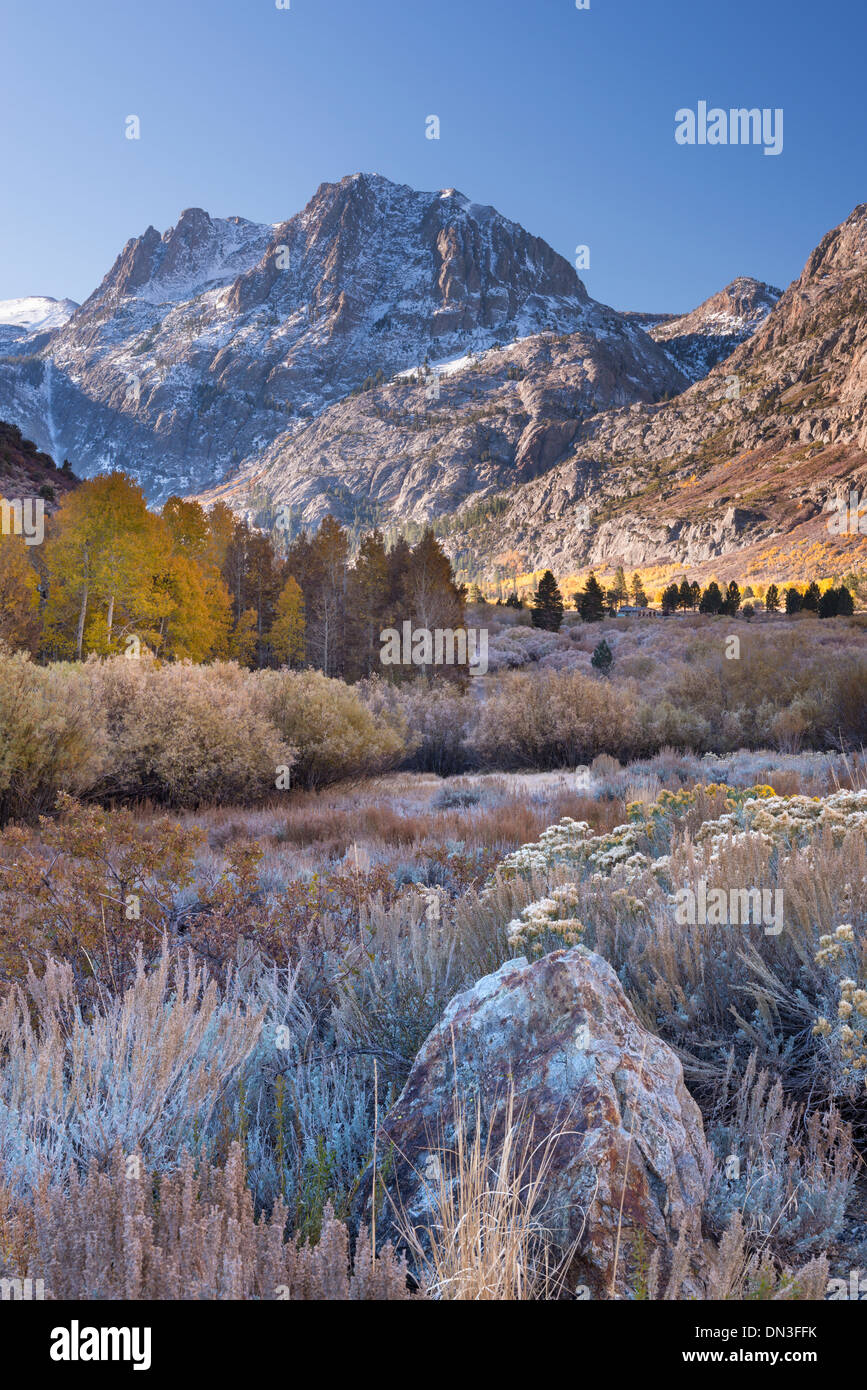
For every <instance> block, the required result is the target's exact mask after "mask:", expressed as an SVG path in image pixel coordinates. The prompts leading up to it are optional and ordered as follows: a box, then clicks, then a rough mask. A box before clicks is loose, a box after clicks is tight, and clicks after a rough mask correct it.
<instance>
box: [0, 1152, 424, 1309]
mask: <svg viewBox="0 0 867 1390" xmlns="http://www.w3.org/2000/svg"><path fill="white" fill-rule="evenodd" d="M0 1212H2V1214H3V1216H4V1230H5V1234H4V1237H3V1241H2V1247H0V1270H3V1272H4V1273H7V1274H11V1275H12V1276H13V1277H17V1278H33V1279H43V1280H44V1281H45V1285H46V1288H47V1289H48V1290H50V1294H49V1296H50V1297H52V1298H55V1299H70V1300H76V1301H78V1300H81V1299H171V1300H188V1299H189V1300H193V1299H266V1300H272V1299H277V1300H293V1301H295V1300H298V1301H310V1300H314V1299H317V1300H318V1299H328V1300H340V1301H345V1300H354V1301H362V1300H374V1299H377V1300H379V1299H406V1298H409V1297H411V1294H410V1292H409V1290H408V1285H407V1276H406V1265H405V1262H404V1261H402V1260H399V1259H397V1258H396V1256H395V1255H394V1254H393V1252H392V1251H391V1249H390V1248H389V1247H386V1248H384V1249H383V1250H381V1251H380V1252H379V1254H378V1256H377V1257H376V1258H374V1256H373V1253H372V1250H371V1244H370V1239H369V1236H368V1233H367V1232H366V1231H365V1230H362V1231H360V1233H359V1236H358V1240H357V1243H356V1250H355V1259H354V1261H353V1260H351V1259H350V1239H349V1232H348V1231H347V1229H346V1227H345V1226H344V1225H342V1224H341V1223H340V1222H338V1221H336V1220H335V1219H334V1215H333V1213H332V1212H331V1211H330V1209H327V1210H326V1212H325V1216H324V1220H323V1223H322V1230H321V1234H320V1238H319V1241H318V1243H317V1244H315V1245H312V1246H311V1245H306V1244H302V1243H300V1242H296V1241H293V1240H286V1239H285V1226H286V1217H287V1212H286V1207H285V1205H283V1204H282V1203H281V1202H280V1201H278V1202H276V1203H275V1205H274V1208H273V1210H272V1211H271V1213H270V1214H269V1215H268V1216H261V1217H259V1219H258V1220H257V1219H256V1217H255V1213H254V1208H253V1199H252V1195H251V1192H250V1189H249V1187H248V1185H247V1182H246V1175H245V1170H244V1161H243V1157H242V1153H241V1148H240V1145H238V1144H233V1145H232V1147H231V1149H230V1151H229V1154H228V1157H227V1160H226V1163H225V1165H223V1166H218V1165H215V1164H212V1163H210V1162H209V1161H208V1160H207V1159H205V1160H203V1161H202V1162H201V1163H199V1164H198V1165H196V1164H195V1163H194V1161H193V1158H192V1156H191V1155H190V1153H189V1152H185V1153H184V1154H183V1156H182V1158H181V1161H180V1165H179V1167H178V1169H177V1170H176V1171H175V1172H157V1171H154V1170H152V1169H149V1168H148V1167H146V1166H145V1164H144V1162H143V1160H142V1158H141V1155H140V1154H139V1153H138V1152H136V1151H132V1152H124V1150H123V1149H122V1148H121V1146H120V1145H116V1146H115V1148H114V1150H113V1152H112V1154H111V1160H110V1164H109V1166H108V1167H107V1168H106V1169H105V1170H103V1171H100V1169H99V1168H98V1167H97V1165H96V1164H95V1163H93V1164H91V1166H90V1167H89V1169H88V1171H87V1173H86V1175H85V1176H83V1177H82V1176H80V1175H79V1174H78V1173H77V1172H76V1171H75V1170H74V1169H73V1170H72V1171H71V1172H70V1173H69V1175H68V1178H67V1180H66V1181H65V1182H60V1181H58V1180H57V1178H56V1177H54V1178H51V1177H49V1176H48V1175H47V1174H43V1176H42V1177H41V1179H40V1182H39V1184H38V1186H37V1188H36V1191H35V1193H34V1195H33V1199H32V1204H30V1205H28V1206H22V1205H21V1204H20V1203H17V1202H16V1201H15V1200H14V1199H13V1198H12V1197H11V1195H10V1193H9V1192H8V1190H4V1188H3V1187H2V1186H0ZM4 1257H5V1258H4Z"/></svg>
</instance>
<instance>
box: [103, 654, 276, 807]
mask: <svg viewBox="0 0 867 1390" xmlns="http://www.w3.org/2000/svg"><path fill="white" fill-rule="evenodd" d="M84 671H85V674H86V676H87V678H88V680H89V682H90V685H91V689H92V691H93V694H94V698H95V699H96V701H97V703H98V704H99V706H100V707H101V709H102V711H103V715H104V721H105V728H106V731H107V738H108V749H107V753H108V756H107V758H106V772H105V777H104V780H103V781H102V783H101V785H98V786H97V787H96V788H95V789H94V790H95V791H97V792H101V793H102V794H103V795H108V796H112V797H118V798H121V799H129V798H132V797H139V796H146V797H150V798H151V799H152V800H154V801H158V802H165V803H168V804H169V805H172V806H198V805H201V804H206V803H208V802H213V801H216V800H230V801H241V802H243V801H254V800H257V799H260V798H261V797H263V796H265V795H267V793H268V792H269V791H271V790H273V788H274V786H275V784H276V777H277V768H278V767H280V766H287V767H291V765H292V761H293V750H292V748H291V746H288V745H287V744H286V742H285V741H284V740H283V739H282V738H281V737H280V735H279V733H278V732H277V730H276V729H275V727H274V725H273V723H272V722H270V721H269V719H268V718H267V715H266V714H265V712H264V711H263V710H262V709H261V707H260V705H259V702H258V701H257V699H256V692H255V689H254V687H253V684H252V681H251V678H250V676H249V674H248V673H247V672H246V671H244V670H242V669H241V668H240V667H239V666H238V665H236V664H235V663H234V662H215V663H214V664H213V665H211V666H194V665H191V664H190V663H189V662H181V663H177V664H166V665H157V663H155V662H154V661H152V660H148V659H142V660H140V661H130V660H126V659H125V658H123V657H116V658H114V659H113V660H108V661H100V660H98V659H96V658H93V659H91V660H90V661H88V662H87V664H86V666H85V668H84Z"/></svg>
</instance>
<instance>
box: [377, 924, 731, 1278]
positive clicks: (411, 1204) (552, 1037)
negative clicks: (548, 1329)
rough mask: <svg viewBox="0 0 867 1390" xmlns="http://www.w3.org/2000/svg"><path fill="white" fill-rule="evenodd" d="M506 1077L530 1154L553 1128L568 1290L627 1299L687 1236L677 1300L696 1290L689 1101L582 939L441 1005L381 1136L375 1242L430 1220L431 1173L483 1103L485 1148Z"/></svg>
mask: <svg viewBox="0 0 867 1390" xmlns="http://www.w3.org/2000/svg"><path fill="white" fill-rule="evenodd" d="M510 1087H513V1088H514V1113H515V1114H516V1115H518V1116H520V1121H521V1126H522V1134H523V1135H524V1136H525V1137H527V1138H529V1137H530V1135H531V1137H532V1149H533V1150H534V1151H536V1152H537V1153H538V1154H539V1155H540V1158H541V1154H542V1152H544V1150H545V1148H546V1142H547V1141H549V1140H551V1139H552V1137H553V1142H551V1143H549V1144H548V1156H547V1161H546V1165H545V1170H544V1199H543V1208H542V1211H541V1212H540V1219H541V1223H542V1224H543V1225H544V1227H545V1229H546V1230H548V1231H550V1232H551V1233H552V1235H553V1236H554V1238H555V1241H556V1244H557V1245H558V1246H559V1247H560V1249H561V1250H571V1249H572V1247H573V1246H574V1247H575V1254H574V1257H573V1259H572V1261H571V1264H570V1266H569V1268H568V1271H567V1275H566V1278H565V1280H564V1291H565V1292H566V1293H567V1294H568V1293H569V1292H574V1291H575V1290H576V1289H577V1288H579V1287H580V1286H584V1288H585V1289H586V1290H587V1291H589V1294H590V1296H592V1297H594V1298H606V1297H611V1296H612V1295H613V1296H614V1297H618V1298H629V1297H633V1296H634V1295H635V1292H636V1291H637V1289H638V1288H639V1287H640V1285H641V1283H642V1280H643V1277H644V1276H645V1275H646V1272H647V1266H648V1264H649V1261H650V1258H651V1256H652V1254H653V1252H654V1251H657V1250H658V1251H659V1255H660V1259H661V1263H662V1268H663V1270H667V1269H668V1268H669V1267H670V1263H671V1256H672V1253H673V1248H674V1246H675V1244H676V1243H677V1241H678V1237H679V1236H680V1235H681V1234H682V1235H683V1238H684V1242H685V1247H686V1249H685V1252H683V1251H682V1253H686V1256H687V1258H686V1259H685V1261H684V1268H685V1271H686V1277H685V1280H684V1284H683V1294H684V1296H686V1297H689V1296H690V1294H692V1295H695V1296H697V1295H700V1293H701V1292H702V1290H703V1286H704V1276H705V1265H704V1253H703V1245H702V1237H701V1207H702V1203H703V1201H704V1199H705V1196H706V1193H707V1185H708V1180H709V1176H710V1168H711V1163H712V1159H711V1154H710V1151H709V1150H708V1147H707V1145H706V1143H705V1138H704V1129H703V1126H702V1120H701V1115H700V1113H699V1109H698V1106H697V1105H696V1104H695V1101H694V1100H693V1099H692V1097H691V1096H690V1095H689V1093H688V1091H687V1090H686V1087H685V1086H684V1082H683V1071H682V1068H681V1065H680V1062H679V1061H678V1059H677V1057H676V1056H675V1054H674V1052H672V1050H671V1048H670V1047H668V1046H667V1045H666V1044H665V1043H664V1042H662V1041H660V1039H659V1038H657V1037H655V1036H654V1035H653V1034H652V1033H649V1032H648V1031H647V1029H645V1028H644V1027H643V1026H642V1024H641V1023H640V1022H639V1020H638V1017H637V1016H636V1014H635V1011H634V1009H633V1008H632V1005H631V1004H630V1003H629V1001H628V999H627V998H626V995H625V994H624V992H623V989H622V987H621V985H620V982H619V980H618V979H617V976H616V975H615V973H614V971H613V970H612V969H611V967H610V966H609V965H608V964H607V963H606V962H605V961H604V960H602V959H601V958H600V957H599V956H597V955H595V954H594V953H592V952H591V951H589V950H587V949H586V948H585V947H583V946H576V947H574V948H573V949H572V950H569V951H555V952H554V953H553V954H551V955H547V956H544V957H543V958H542V959H541V960H539V961H536V962H534V963H533V964H528V963H527V961H526V960H525V959H523V958H521V959H519V960H513V961H508V962H507V963H506V964H505V965H503V966H502V967H501V968H500V969H499V970H498V971H497V972H496V973H495V974H493V975H488V976H487V977H486V978H485V979H482V980H479V981H478V983H477V984H475V985H474V986H473V988H472V989H469V990H467V991H466V992H465V993H464V994H459V995H457V996H456V998H454V999H453V1000H452V1001H451V1003H450V1004H449V1006H448V1008H447V1009H446V1012H445V1015H444V1016H443V1019H442V1022H441V1023H440V1024H439V1025H438V1027H437V1028H435V1029H434V1031H433V1032H432V1033H431V1034H430V1036H429V1037H428V1039H427V1041H426V1042H425V1044H424V1046H423V1047H422V1049H421V1051H420V1052H419V1054H418V1057H417V1058H416V1060H415V1062H414V1064H413V1067H412V1071H411V1073H410V1076H409V1079H408V1081H407V1083H406V1086H405V1087H404V1090H403V1092H402V1094H401V1096H400V1098H399V1099H398V1101H397V1103H396V1104H395V1106H394V1107H393V1109H392V1110H391V1112H390V1113H389V1115H388V1117H387V1119H386V1122H385V1125H384V1128H383V1130H382V1131H381V1132H380V1137H379V1144H378V1148H377V1153H378V1156H379V1164H380V1171H379V1174H378V1176H377V1202H376V1205H377V1230H378V1232H379V1234H380V1235H381V1236H382V1238H383V1239H385V1238H386V1236H388V1237H390V1238H392V1239H394V1238H395V1237H396V1238H397V1240H398V1243H402V1242H401V1235H400V1229H399V1227H400V1224H401V1223H402V1222H406V1221H407V1220H408V1221H409V1222H410V1223H411V1224H412V1226H413V1227H415V1229H416V1230H417V1231H418V1232H419V1233H421V1232H422V1231H423V1230H424V1229H425V1228H426V1227H430V1226H431V1225H434V1226H435V1225H436V1222H437V1215H436V1213H437V1201H436V1195H437V1185H438V1184H437V1179H438V1177H439V1175H440V1174H441V1173H443V1172H445V1174H446V1177H447V1179H448V1177H449V1175H450V1173H451V1171H452V1169H451V1162H450V1159H449V1157H448V1151H450V1150H452V1148H453V1145H454V1140H455V1128H456V1124H457V1123H461V1124H462V1125H464V1127H465V1129H466V1130H467V1134H468V1137H469V1135H471V1134H472V1132H473V1131H474V1127H475V1120H476V1114H477V1102H478V1104H479V1107H480V1109H481V1115H482V1125H483V1128H484V1132H485V1133H486V1134H490V1135H491V1139H492V1148H493V1151H494V1152H496V1149H497V1141H498V1138H499V1137H500V1136H501V1134H502V1129H503V1124H504V1113H505V1109H506V1106H505V1102H506V1099H507V1097H508V1094H509V1090H510ZM456 1095H457V1096H458V1098H459V1100H460V1102H461V1104H460V1105H459V1106H457V1107H456V1104H455V1097H456ZM531 1127H532V1128H531ZM444 1150H445V1151H446V1153H445V1156H444V1155H443V1151H444ZM383 1184H384V1186H385V1195H383V1193H382V1186H383ZM370 1206H371V1173H370V1171H369V1170H368V1172H367V1173H366V1175H365V1178H364V1180H363V1182H362V1184H361V1188H360V1190H359V1194H358V1201H357V1212H358V1214H359V1215H362V1214H363V1215H365V1216H366V1217H368V1218H369V1215H370ZM398 1212H401V1213H402V1216H401V1218H400V1222H399V1221H398V1219H397V1213H398ZM618 1228H619V1230H620V1239H619V1243H618Z"/></svg>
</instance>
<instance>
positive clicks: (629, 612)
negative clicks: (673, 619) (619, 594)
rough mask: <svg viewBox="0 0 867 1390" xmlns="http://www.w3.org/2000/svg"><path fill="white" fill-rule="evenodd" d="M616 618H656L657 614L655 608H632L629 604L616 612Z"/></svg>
mask: <svg viewBox="0 0 867 1390" xmlns="http://www.w3.org/2000/svg"><path fill="white" fill-rule="evenodd" d="M617 616H618V618H658V617H659V614H658V613H657V611H656V609H655V608H634V607H633V606H632V605H631V604H624V605H623V607H622V608H618V610H617Z"/></svg>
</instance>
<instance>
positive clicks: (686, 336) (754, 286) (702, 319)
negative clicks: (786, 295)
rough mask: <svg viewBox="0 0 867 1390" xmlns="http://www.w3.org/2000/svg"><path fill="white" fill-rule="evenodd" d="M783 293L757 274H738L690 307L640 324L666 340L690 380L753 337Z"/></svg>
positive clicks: (670, 353)
mask: <svg viewBox="0 0 867 1390" xmlns="http://www.w3.org/2000/svg"><path fill="white" fill-rule="evenodd" d="M782 293H783V292H782V290H778V289H776V288H775V287H774V286H773V285H766V284H765V283H764V281H762V280H753V279H752V278H751V277H750V276H749V275H741V276H739V277H738V279H737V280H732V282H731V284H730V285H726V287H725V289H724V290H720V291H719V293H718V294H713V295H711V296H710V298H709V299H706V300H705V301H704V303H703V304H699V306H698V308H697V309H693V310H692V312H691V313H689V314H682V315H680V316H679V317H675V318H671V317H668V316H667V315H666V316H660V317H659V318H658V319H657V320H656V322H653V321H650V322H645V324H644V327H645V328H646V329H647V332H648V333H649V334H650V336H651V338H654V339H655V340H656V342H658V343H663V344H664V345H665V348H666V350H667V352H668V353H669V355H670V356H671V358H672V361H673V362H675V364H676V365H677V366H678V367H680V369H681V371H683V372H685V373H686V375H687V376H688V377H689V379H690V381H700V380H701V378H702V377H705V376H707V374H708V372H709V371H711V370H712V369H713V368H714V367H716V366H718V365H719V363H720V362H724V361H725V359H726V358H727V357H729V356H730V355H731V354H732V353H733V352H734V350H735V348H736V347H739V346H740V344H741V343H744V342H746V340H747V338H751V337H752V335H753V334H754V333H755V332H756V330H757V329H758V328H760V327H761V325H762V324H763V323H764V321H765V319H766V318H767V317H768V315H769V314H770V312H771V310H772V309H773V307H774V305H775V304H776V303H777V301H778V300H779V298H780V296H781V295H782ZM646 317H648V318H649V316H646Z"/></svg>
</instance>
